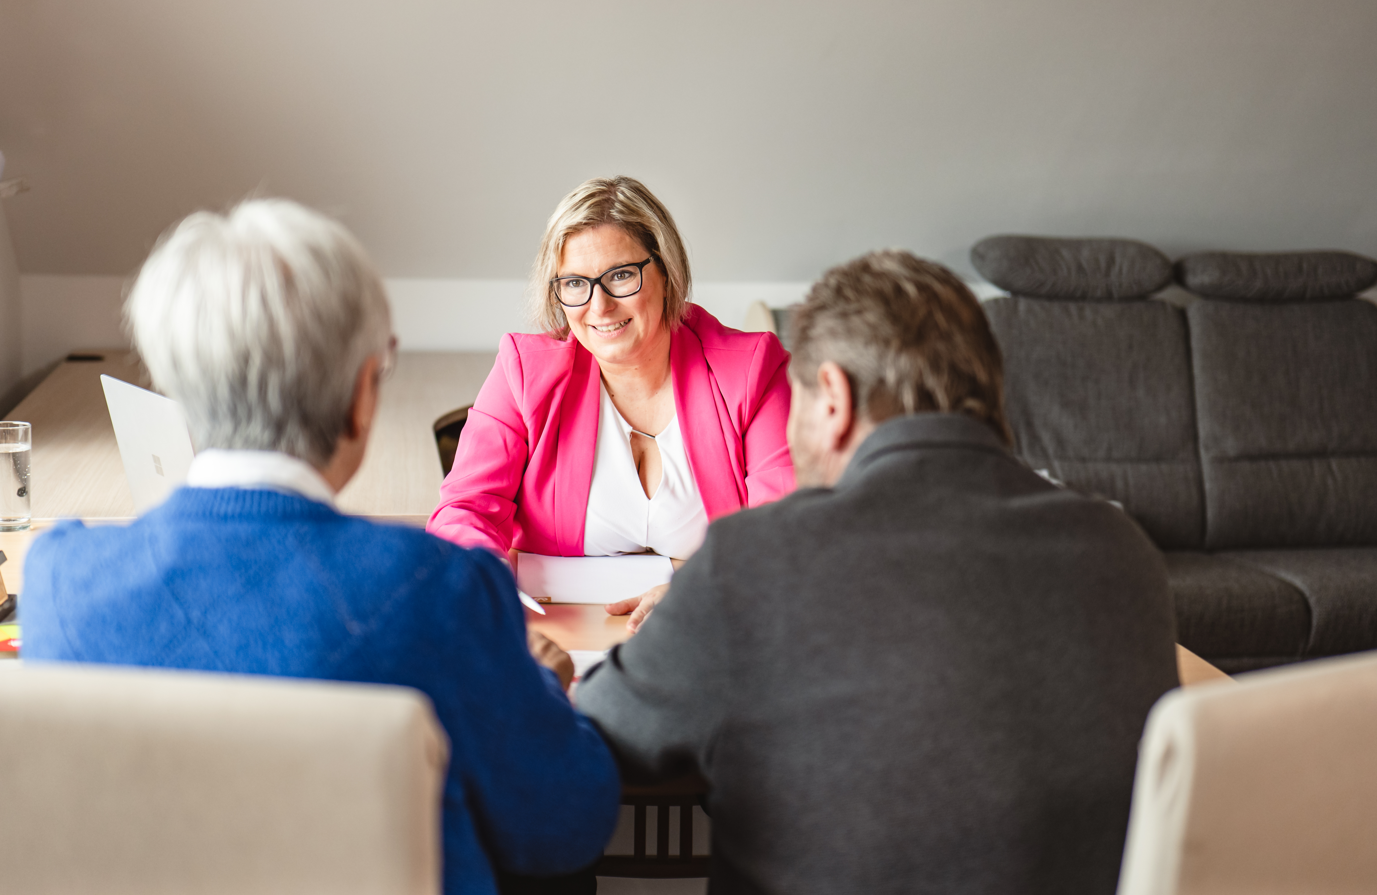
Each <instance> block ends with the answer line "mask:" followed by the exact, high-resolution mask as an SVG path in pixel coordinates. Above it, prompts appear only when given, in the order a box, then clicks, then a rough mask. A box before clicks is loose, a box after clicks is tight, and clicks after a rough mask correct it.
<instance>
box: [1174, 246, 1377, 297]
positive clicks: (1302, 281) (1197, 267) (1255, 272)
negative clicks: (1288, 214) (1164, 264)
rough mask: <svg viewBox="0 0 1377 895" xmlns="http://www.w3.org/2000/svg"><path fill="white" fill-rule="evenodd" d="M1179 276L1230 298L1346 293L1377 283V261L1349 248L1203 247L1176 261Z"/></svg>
mask: <svg viewBox="0 0 1377 895" xmlns="http://www.w3.org/2000/svg"><path fill="white" fill-rule="evenodd" d="M1175 274H1176V281H1177V282H1178V283H1180V284H1181V285H1182V286H1184V287H1185V288H1186V289H1189V290H1190V291H1191V292H1194V293H1195V294H1196V295H1205V296H1209V297H1211V298H1220V299H1225V300H1227V301H1259V302H1301V301H1328V300H1332V299H1335V298H1348V297H1350V296H1352V295H1353V294H1354V293H1357V292H1362V291H1363V290H1364V289H1367V288H1368V287H1370V286H1372V285H1373V284H1374V283H1377V261H1373V260H1372V259H1371V258H1364V257H1363V256H1362V255H1355V254H1353V253H1351V252H1268V253H1256V252H1202V253H1200V254H1198V255H1187V256H1186V257H1184V258H1182V259H1180V260H1179V261H1177V262H1176V267H1175Z"/></svg>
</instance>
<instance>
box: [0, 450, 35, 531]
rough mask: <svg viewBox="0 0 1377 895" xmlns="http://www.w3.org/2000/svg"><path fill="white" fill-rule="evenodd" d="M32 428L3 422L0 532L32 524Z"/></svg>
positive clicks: (0, 458) (0, 465) (16, 529)
mask: <svg viewBox="0 0 1377 895" xmlns="http://www.w3.org/2000/svg"><path fill="white" fill-rule="evenodd" d="M32 453H33V442H32V441H31V440H30V438H29V428H28V426H27V425H24V426H23V427H22V429H21V428H20V427H18V426H16V425H15V424H13V423H0V531H18V530H21V529H25V528H28V527H29V520H30V517H31V515H32V514H31V512H30V510H29V456H30V455H31V454H32Z"/></svg>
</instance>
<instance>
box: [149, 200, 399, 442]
mask: <svg viewBox="0 0 1377 895" xmlns="http://www.w3.org/2000/svg"><path fill="white" fill-rule="evenodd" d="M124 315H125V322H126V325H127V326H128V328H129V332H130V334H131V336H132V337H133V340H134V347H135V348H136V349H137V350H138V352H139V354H140V355H141V356H142V357H143V361H144V363H146V364H147V365H148V370H149V372H150V373H151V374H152V376H153V382H154V383H155V384H156V385H157V386H158V388H159V389H161V390H162V391H163V392H164V393H166V394H167V395H168V396H169V397H171V398H173V399H174V400H176V401H177V402H178V403H180V404H181V405H182V407H183V409H184V410H185V411H186V416H187V423H188V425H189V426H190V428H191V437H192V440H193V441H194V442H195V443H196V448H197V449H198V450H203V449H205V448H225V449H231V450H234V449H238V450H265V451H282V452H283V453H286V454H290V455H292V456H294V457H298V458H300V459H302V460H305V461H307V462H308V463H311V464H313V465H315V466H317V467H323V466H324V465H325V463H326V462H327V461H328V460H329V458H330V457H331V455H333V454H334V451H335V445H336V443H337V442H338V440H339V437H340V435H341V434H342V433H343V432H344V429H345V425H346V417H347V415H348V413H349V407H350V405H351V403H352V402H353V395H354V384H355V380H356V378H357V376H358V372H359V369H360V368H361V367H362V366H363V363H364V362H365V361H366V360H367V359H368V358H369V357H370V356H372V355H377V354H382V353H384V352H386V351H387V350H388V342H389V339H390V337H391V328H392V323H391V312H390V311H389V309H388V305H387V295H386V293H385V291H384V289H383V284H382V279H381V278H380V277H379V276H378V273H377V271H376V270H375V269H374V268H373V264H372V262H371V261H369V259H368V256H367V255H366V254H365V253H364V250H363V247H362V246H361V245H359V243H358V240H356V239H355V238H354V237H353V236H352V235H351V234H350V233H349V231H348V230H346V229H345V228H344V227H343V225H341V224H340V223H338V222H337V221H334V220H332V219H330V218H328V217H326V216H324V215H322V214H320V213H318V212H315V211H312V210H310V209H308V208H305V207H303V206H301V205H298V204H297V203H295V202H290V201H287V200H285V199H252V200H249V201H246V202H243V203H241V204H239V205H238V206H236V207H235V208H233V209H232V210H231V211H229V213H227V214H215V213H213V212H207V211H202V212H197V213H196V214H193V215H191V216H190V217H188V218H186V219H185V220H183V221H181V222H180V223H178V224H177V225H175V226H174V227H172V228H171V229H169V230H168V231H167V232H166V233H164V234H163V236H162V237H161V238H160V239H159V240H158V244H157V246H156V247H155V248H154V249H153V252H152V253H151V254H150V255H149V256H148V260H147V261H145V262H144V265H143V268H142V269H141V270H140V271H139V276H138V279H137V280H135V282H134V285H133V287H132V288H131V289H130V291H129V298H128V300H127V301H126V302H125V306H124Z"/></svg>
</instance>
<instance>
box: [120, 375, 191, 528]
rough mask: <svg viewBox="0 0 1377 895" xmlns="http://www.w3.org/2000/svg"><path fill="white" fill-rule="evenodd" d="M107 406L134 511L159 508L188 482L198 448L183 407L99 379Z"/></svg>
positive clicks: (128, 387) (136, 388) (123, 382)
mask: <svg viewBox="0 0 1377 895" xmlns="http://www.w3.org/2000/svg"><path fill="white" fill-rule="evenodd" d="M100 384H101V387H102V388H103V389H105V405H106V406H107V407H109V408H110V422H111V423H113V424H114V426H115V440H116V441H117V442H119V446H120V459H121V460H123V461H124V477H125V478H126V479H127V480H128V481H129V493H130V494H131V495H133V497H134V510H135V511H136V512H139V513H142V512H143V511H144V510H147V509H150V508H151V507H155V506H157V505H158V504H160V503H162V502H163V500H165V499H166V498H167V495H168V494H170V493H172V489H173V488H176V487H177V486H178V485H180V484H182V483H183V482H185V481H186V474H187V470H188V469H190V468H191V458H192V457H194V456H196V449H195V448H194V447H192V444H191V433H190V432H189V431H187V427H186V417H185V416H184V415H183V414H182V408H181V405H179V404H178V403H177V402H176V401H173V400H172V399H171V398H164V397H163V396H162V395H159V394H155V393H154V392H150V391H148V390H147V389H142V388H139V387H138V386H137V385H130V384H129V383H127V382H125V381H123V380H120V379H116V378H114V377H113V376H104V375H102V376H101V377H100Z"/></svg>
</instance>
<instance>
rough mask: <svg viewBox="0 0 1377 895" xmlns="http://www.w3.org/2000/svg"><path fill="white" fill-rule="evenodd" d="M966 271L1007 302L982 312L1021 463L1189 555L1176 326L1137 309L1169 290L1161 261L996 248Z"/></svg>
mask: <svg viewBox="0 0 1377 895" xmlns="http://www.w3.org/2000/svg"><path fill="white" fill-rule="evenodd" d="M971 260H972V262H973V263H974V265H975V267H976V269H977V270H978V271H980V273H981V274H982V275H983V276H984V277H985V278H986V279H988V280H989V281H990V282H992V283H994V284H995V285H996V286H999V287H1000V288H1002V289H1004V290H1006V291H1008V292H1009V293H1011V294H1010V296H1009V297H1007V298H995V299H991V300H989V301H986V302H985V304H984V307H985V311H986V314H987V316H988V317H989V320H990V326H991V328H992V329H993V331H994V334H995V338H996V339H997V340H998V341H999V344H1000V348H1001V349H1002V351H1003V354H1004V367H1005V386H1004V387H1005V401H1006V408H1007V413H1008V417H1009V424H1010V426H1011V427H1012V428H1013V430H1014V436H1015V439H1016V441H1017V446H1018V450H1019V453H1020V454H1021V455H1022V456H1023V458H1024V459H1025V460H1026V461H1027V462H1028V464H1029V465H1030V466H1032V467H1033V468H1035V469H1046V470H1048V472H1049V473H1050V474H1051V475H1052V476H1054V477H1055V478H1057V479H1059V480H1061V481H1063V482H1065V483H1067V484H1068V485H1070V486H1072V487H1074V488H1077V489H1078V490H1082V491H1087V492H1091V493H1097V494H1101V495H1104V496H1106V497H1109V498H1112V499H1114V500H1117V501H1119V502H1120V503H1122V504H1123V506H1124V509H1125V510H1126V511H1127V512H1128V513H1129V514H1130V515H1132V516H1133V517H1134V518H1135V519H1137V520H1138V522H1139V524H1141V525H1142V526H1143V528H1144V530H1145V531H1147V533H1148V534H1149V535H1150V536H1151V537H1152V538H1153V540H1154V541H1156V542H1157V544H1159V545H1160V546H1162V547H1167V548H1178V549H1180V548H1197V549H1198V548H1200V547H1201V546H1203V544H1204V536H1205V529H1204V525H1205V523H1204V519H1205V512H1204V504H1203V491H1202V487H1201V474H1200V460H1199V454H1198V452H1197V449H1196V423H1195V410H1194V400H1193V398H1192V386H1191V369H1190V343H1189V339H1188V338H1187V333H1186V323H1185V318H1184V315H1183V314H1182V312H1181V311H1180V309H1178V308H1175V307H1173V306H1171V305H1169V304H1166V303H1165V302H1160V301H1155V300H1148V299H1147V298H1146V296H1148V295H1150V294H1151V293H1153V292H1155V291H1157V290H1158V289H1161V288H1162V287H1163V286H1165V285H1167V283H1168V282H1169V281H1170V278H1171V262H1170V261H1169V260H1168V259H1167V257H1166V256H1165V255H1163V254H1162V253H1161V252H1159V251H1157V250H1156V249H1154V248H1152V247H1151V246H1148V245H1145V244H1143V243H1140V242H1133V241H1130V240H1121V239H1047V238H1040V237H1026V236H997V237H991V238H989V239H986V240H983V241H981V242H980V243H978V244H977V245H976V246H975V247H974V248H973V249H972V250H971Z"/></svg>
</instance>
